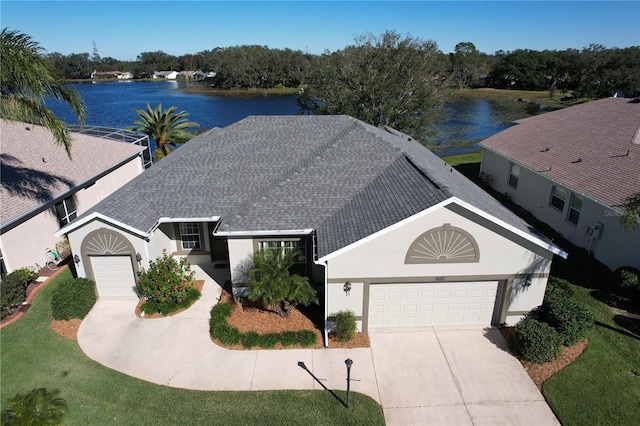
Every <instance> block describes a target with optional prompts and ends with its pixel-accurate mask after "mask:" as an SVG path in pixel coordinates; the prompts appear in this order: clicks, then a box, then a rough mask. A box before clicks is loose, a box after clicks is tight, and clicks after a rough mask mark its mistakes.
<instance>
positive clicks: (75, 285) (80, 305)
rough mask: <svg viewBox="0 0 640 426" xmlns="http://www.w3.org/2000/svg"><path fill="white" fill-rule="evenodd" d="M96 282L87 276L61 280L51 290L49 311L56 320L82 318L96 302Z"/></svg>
mask: <svg viewBox="0 0 640 426" xmlns="http://www.w3.org/2000/svg"><path fill="white" fill-rule="evenodd" d="M95 287H96V284H95V283H94V282H93V281H91V280H89V279H87V278H71V279H68V280H66V281H63V282H61V283H60V285H58V287H57V288H56V289H55V290H54V291H53V295H52V297H51V311H52V313H53V318H54V319H56V320H70V319H72V318H78V319H83V318H84V317H86V316H87V314H88V313H89V311H90V310H91V308H93V305H94V304H95V303H96V289H95Z"/></svg>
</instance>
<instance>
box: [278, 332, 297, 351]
mask: <svg viewBox="0 0 640 426" xmlns="http://www.w3.org/2000/svg"><path fill="white" fill-rule="evenodd" d="M280 343H282V346H284V347H285V348H286V347H287V346H293V345H295V344H296V343H298V333H296V332H295V331H283V332H282V333H280Z"/></svg>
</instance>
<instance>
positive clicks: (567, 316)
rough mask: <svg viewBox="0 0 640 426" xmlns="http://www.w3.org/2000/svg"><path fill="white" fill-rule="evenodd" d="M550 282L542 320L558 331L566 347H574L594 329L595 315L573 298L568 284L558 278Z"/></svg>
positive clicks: (542, 311)
mask: <svg viewBox="0 0 640 426" xmlns="http://www.w3.org/2000/svg"><path fill="white" fill-rule="evenodd" d="M549 282H550V284H551V285H550V286H549V287H548V288H547V292H546V293H545V296H544V301H543V302H542V309H541V316H540V319H541V320H542V321H544V322H546V323H547V324H549V325H550V326H552V327H553V328H555V329H556V331H557V332H558V334H559V335H560V338H561V340H562V343H563V344H564V345H565V346H573V345H575V344H576V343H578V342H579V341H580V340H582V339H584V338H585V337H586V336H587V332H588V331H589V330H590V329H591V328H592V327H593V324H594V322H593V314H592V313H591V311H590V310H589V309H588V308H587V307H586V306H583V305H582V304H580V303H578V302H577V301H576V300H575V299H574V298H573V291H572V290H571V289H570V288H569V287H568V286H567V285H566V282H563V280H559V279H557V278H556V279H550V280H549Z"/></svg>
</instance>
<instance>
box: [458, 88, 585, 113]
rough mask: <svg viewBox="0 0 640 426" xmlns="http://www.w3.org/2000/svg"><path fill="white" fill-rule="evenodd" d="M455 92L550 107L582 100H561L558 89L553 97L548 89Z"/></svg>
mask: <svg viewBox="0 0 640 426" xmlns="http://www.w3.org/2000/svg"><path fill="white" fill-rule="evenodd" d="M455 94H456V95H457V96H461V97H471V98H479V99H486V100H496V101H505V100H518V99H522V100H523V101H527V102H535V103H536V104H539V105H545V106H546V107H548V108H551V109H557V108H565V107H568V106H570V105H575V104H576V103H580V102H583V100H579V101H573V100H572V101H562V100H561V99H562V97H563V96H565V95H563V94H562V93H561V92H560V91H559V90H558V91H556V93H555V94H554V96H553V98H552V97H550V96H549V91H548V90H535V91H534V90H506V89H490V88H481V89H463V90H459V91H456V92H455Z"/></svg>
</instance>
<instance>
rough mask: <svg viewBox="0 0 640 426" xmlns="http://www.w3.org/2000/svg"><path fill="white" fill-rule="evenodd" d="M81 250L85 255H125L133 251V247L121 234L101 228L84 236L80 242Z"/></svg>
mask: <svg viewBox="0 0 640 426" xmlns="http://www.w3.org/2000/svg"><path fill="white" fill-rule="evenodd" d="M82 252H83V253H84V254H86V255H98V256H100V255H102V256H104V255H126V254H131V253H132V252H133V247H132V246H131V243H130V242H129V240H127V239H126V238H125V237H123V236H122V235H121V234H119V233H117V232H115V231H112V230H109V229H104V228H102V229H98V230H96V231H93V232H91V233H89V235H87V236H86V237H85V239H84V240H83V242H82Z"/></svg>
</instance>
